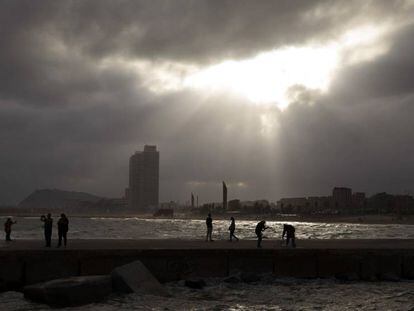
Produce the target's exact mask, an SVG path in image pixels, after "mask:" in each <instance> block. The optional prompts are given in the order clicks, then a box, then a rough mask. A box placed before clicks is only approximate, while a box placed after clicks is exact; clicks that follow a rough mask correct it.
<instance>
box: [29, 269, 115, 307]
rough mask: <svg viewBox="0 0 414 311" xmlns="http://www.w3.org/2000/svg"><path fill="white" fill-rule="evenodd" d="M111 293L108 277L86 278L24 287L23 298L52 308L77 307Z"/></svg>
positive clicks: (103, 297) (109, 278)
mask: <svg viewBox="0 0 414 311" xmlns="http://www.w3.org/2000/svg"><path fill="white" fill-rule="evenodd" d="M111 292H112V280H111V277H110V276H87V277H84V276H83V277H72V278H66V279H58V280H53V281H49V282H46V283H39V284H34V285H29V286H26V287H25V288H24V290H23V293H24V297H25V298H27V299H30V300H33V301H36V302H41V303H46V304H48V305H50V306H52V307H70V306H78V305H83V304H87V303H91V302H99V301H101V300H103V299H105V298H106V297H107V296H108V295H109V294H111Z"/></svg>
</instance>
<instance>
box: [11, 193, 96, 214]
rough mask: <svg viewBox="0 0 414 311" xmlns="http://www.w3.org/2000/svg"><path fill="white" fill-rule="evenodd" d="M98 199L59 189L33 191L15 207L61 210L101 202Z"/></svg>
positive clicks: (93, 196)
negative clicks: (86, 203)
mask: <svg viewBox="0 0 414 311" xmlns="http://www.w3.org/2000/svg"><path fill="white" fill-rule="evenodd" d="M102 199H103V197H99V196H96V195H93V194H90V193H86V192H77V191H66V190H59V189H40V190H35V191H34V192H32V193H31V194H30V195H28V196H27V197H26V198H25V199H24V200H22V201H21V202H20V203H19V204H18V205H17V206H18V207H24V208H50V209H54V208H63V207H77V206H79V204H80V203H81V202H90V203H96V202H98V201H99V200H102Z"/></svg>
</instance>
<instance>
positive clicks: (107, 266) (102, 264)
mask: <svg viewBox="0 0 414 311" xmlns="http://www.w3.org/2000/svg"><path fill="white" fill-rule="evenodd" d="M137 259H139V258H137V257H129V256H125V257H124V256H119V254H114V253H112V256H111V255H104V256H99V255H92V256H84V257H82V258H80V275H105V274H110V273H111V272H112V270H114V269H115V268H116V267H120V266H123V265H125V264H128V263H131V262H133V261H135V260H137Z"/></svg>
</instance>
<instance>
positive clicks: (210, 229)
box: [206, 213, 213, 242]
mask: <svg viewBox="0 0 414 311" xmlns="http://www.w3.org/2000/svg"><path fill="white" fill-rule="evenodd" d="M206 226H207V236H206V242H207V241H210V242H213V239H212V238H211V235H212V233H213V219H212V218H211V214H210V213H208V215H207V218H206Z"/></svg>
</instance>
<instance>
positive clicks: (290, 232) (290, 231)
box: [282, 224, 296, 247]
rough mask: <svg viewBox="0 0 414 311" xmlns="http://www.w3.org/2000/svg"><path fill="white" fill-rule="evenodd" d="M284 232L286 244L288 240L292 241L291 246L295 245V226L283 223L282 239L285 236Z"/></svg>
mask: <svg viewBox="0 0 414 311" xmlns="http://www.w3.org/2000/svg"><path fill="white" fill-rule="evenodd" d="M285 234H286V246H288V245H289V242H290V241H292V247H296V243H295V227H293V226H292V225H288V224H284V225H283V233H282V239H283V238H284V237H285Z"/></svg>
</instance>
